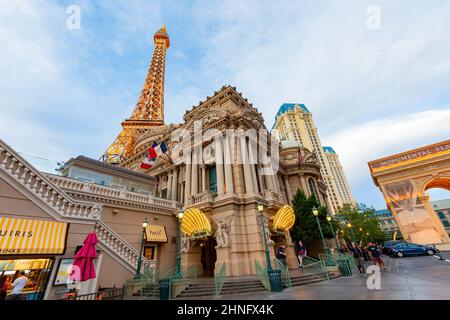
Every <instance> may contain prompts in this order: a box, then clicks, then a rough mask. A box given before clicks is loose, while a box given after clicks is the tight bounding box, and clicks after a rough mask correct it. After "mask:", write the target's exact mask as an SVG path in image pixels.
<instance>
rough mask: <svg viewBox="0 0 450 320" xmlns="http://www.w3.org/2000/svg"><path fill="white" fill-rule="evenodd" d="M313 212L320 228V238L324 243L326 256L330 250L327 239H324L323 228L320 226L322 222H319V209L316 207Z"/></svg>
mask: <svg viewBox="0 0 450 320" xmlns="http://www.w3.org/2000/svg"><path fill="white" fill-rule="evenodd" d="M312 212H313V215H314V217H316V221H317V226H318V227H319V232H320V237H321V238H322V243H323V250H324V251H325V254H328V253H329V250H328V247H327V243H326V242H325V238H324V237H323V233H322V227H321V226H320V222H319V210H317V208H316V207H314V208H313V209H312Z"/></svg>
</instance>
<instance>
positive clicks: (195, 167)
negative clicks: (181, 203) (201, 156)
mask: <svg viewBox="0 0 450 320" xmlns="http://www.w3.org/2000/svg"><path fill="white" fill-rule="evenodd" d="M191 180H192V184H191V194H193V195H195V194H197V193H198V153H197V150H195V148H194V153H193V154H192V176H191Z"/></svg>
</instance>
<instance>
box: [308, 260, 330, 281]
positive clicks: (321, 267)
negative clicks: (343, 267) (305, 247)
mask: <svg viewBox="0 0 450 320" xmlns="http://www.w3.org/2000/svg"><path fill="white" fill-rule="evenodd" d="M303 272H305V273H306V274H312V275H317V274H322V273H325V275H326V277H327V280H329V275H328V270H327V267H326V265H325V262H324V261H320V260H317V259H315V258H312V257H304V258H303Z"/></svg>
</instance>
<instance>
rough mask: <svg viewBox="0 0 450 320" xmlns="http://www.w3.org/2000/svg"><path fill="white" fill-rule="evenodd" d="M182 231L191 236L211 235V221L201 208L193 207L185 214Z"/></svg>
mask: <svg viewBox="0 0 450 320" xmlns="http://www.w3.org/2000/svg"><path fill="white" fill-rule="evenodd" d="M181 231H182V232H183V233H184V234H187V235H188V236H189V237H191V238H202V237H207V236H210V235H211V223H210V222H209V219H208V218H207V217H206V216H205V214H204V213H203V212H202V211H201V210H199V209H196V208H191V209H188V210H186V211H185V212H184V214H183V219H182V221H181Z"/></svg>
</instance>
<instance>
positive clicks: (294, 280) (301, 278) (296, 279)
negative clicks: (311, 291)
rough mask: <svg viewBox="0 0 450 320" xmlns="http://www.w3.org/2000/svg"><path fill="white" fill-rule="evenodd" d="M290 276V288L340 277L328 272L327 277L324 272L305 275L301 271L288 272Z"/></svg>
mask: <svg viewBox="0 0 450 320" xmlns="http://www.w3.org/2000/svg"><path fill="white" fill-rule="evenodd" d="M289 271H290V274H291V285H292V287H297V286H301V285H305V284H311V283H316V282H322V281H326V280H328V279H336V278H339V277H340V276H341V275H340V274H339V273H334V272H330V271H328V277H327V274H326V272H322V273H317V274H306V273H304V272H303V270H289Z"/></svg>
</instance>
